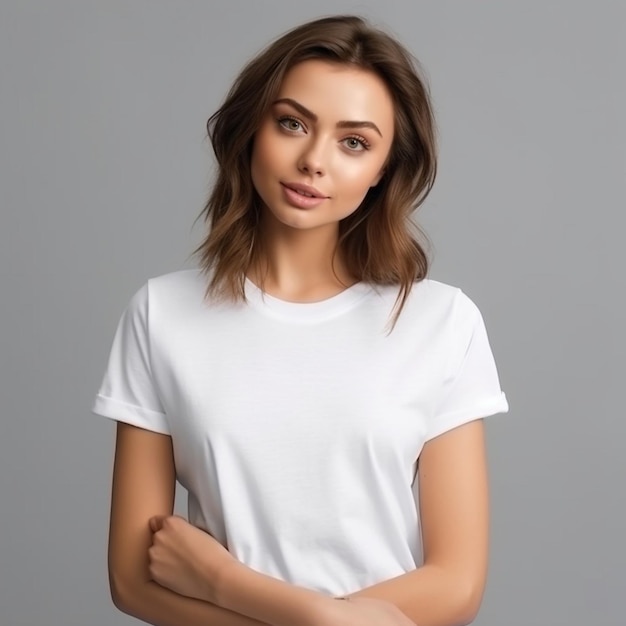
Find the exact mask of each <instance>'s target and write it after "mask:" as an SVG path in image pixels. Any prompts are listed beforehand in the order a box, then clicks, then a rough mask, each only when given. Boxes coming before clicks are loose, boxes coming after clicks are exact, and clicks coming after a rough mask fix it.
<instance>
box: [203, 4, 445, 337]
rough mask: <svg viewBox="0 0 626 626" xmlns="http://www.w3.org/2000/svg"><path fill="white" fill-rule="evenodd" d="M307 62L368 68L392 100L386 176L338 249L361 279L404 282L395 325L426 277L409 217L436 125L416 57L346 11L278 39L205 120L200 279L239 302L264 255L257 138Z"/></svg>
mask: <svg viewBox="0 0 626 626" xmlns="http://www.w3.org/2000/svg"><path fill="white" fill-rule="evenodd" d="M307 59H323V60H327V61H333V62H338V63H345V64H351V65H355V66H357V67H359V68H363V69H366V70H369V71H372V72H374V73H376V74H377V75H378V76H380V77H381V78H382V79H383V80H384V82H385V84H386V85H387V87H388V89H389V90H390V92H391V94H392V96H393V101H394V109H395V133H394V139H393V142H392V145H391V149H390V153H389V156H388V160H387V164H386V167H385V173H384V174H383V177H382V178H381V180H380V182H379V183H378V184H377V185H376V186H375V187H372V188H370V189H369V191H368V193H367V195H366V196H365V198H364V199H363V202H362V203H361V205H360V206H359V207H358V209H357V210H356V211H354V212H353V213H352V214H350V215H349V216H348V217H346V218H345V219H343V220H341V221H340V222H339V237H338V242H337V247H340V248H341V249H342V253H343V257H344V258H345V263H346V267H347V269H348V271H349V272H350V273H351V274H352V275H354V276H355V277H357V278H358V279H359V280H361V281H367V282H369V283H373V284H379V285H400V291H399V294H398V298H397V299H396V305H397V304H398V301H399V300H400V298H402V301H401V303H400V307H399V309H398V311H397V313H396V316H395V317H394V319H393V326H395V324H396V321H397V319H398V316H399V315H400V312H401V310H402V308H403V306H404V303H405V300H406V297H407V295H408V293H409V291H410V289H411V287H412V284H413V283H414V282H415V281H419V280H422V279H423V278H425V277H426V275H427V272H428V268H429V260H428V258H427V256H426V253H425V251H424V249H423V248H422V246H421V245H420V244H419V242H418V240H417V238H416V236H424V237H426V235H425V233H424V232H423V231H422V230H421V229H420V227H419V226H418V225H417V224H415V223H413V222H412V221H411V219H410V218H411V213H412V211H413V210H415V209H416V208H417V207H419V206H420V205H421V204H422V202H423V201H424V200H425V198H426V196H427V195H428V193H429V192H430V190H431V188H432V186H433V184H434V181H435V176H436V172H437V154H436V137H435V135H436V127H435V120H434V114H433V110H432V105H431V102H430V99H429V92H428V88H427V86H426V85H425V83H424V81H423V80H422V79H420V77H419V73H418V70H417V68H418V67H420V66H419V63H418V61H417V60H416V59H415V58H414V57H413V56H412V55H411V54H410V53H409V52H408V51H407V50H406V49H405V48H404V47H403V46H402V45H401V44H400V43H398V42H397V41H396V40H395V39H394V38H393V37H391V36H390V35H387V34H386V33H384V32H383V31H381V30H378V29H375V28H372V27H371V26H370V25H368V24H367V22H366V21H365V20H364V19H362V18H360V17H358V16H352V15H339V16H331V17H324V18H320V19H317V20H314V21H311V22H308V23H305V24H302V25H301V26H298V27H296V28H294V29H293V30H291V31H289V32H287V33H285V34H284V35H282V36H281V37H279V38H278V39H277V40H275V41H274V42H273V43H272V44H270V45H269V46H268V47H267V48H265V50H263V51H262V52H261V53H260V54H259V55H258V56H256V57H255V58H254V59H253V60H252V61H250V62H249V63H248V65H246V66H245V67H244V69H243V70H242V71H241V73H240V74H239V76H238V77H237V78H236V80H235V82H234V84H233V86H232V87H231V89H230V91H229V92H228V94H227V96H226V99H225V100H224V102H223V104H222V105H221V107H220V108H219V109H218V110H217V111H216V112H215V113H214V114H213V115H211V117H210V118H209V120H208V121H207V131H208V136H209V138H210V140H211V143H212V145H213V150H214V152H215V156H216V159H217V166H218V168H217V180H216V182H215V185H214V187H213V190H212V192H211V194H210V196H209V199H208V201H207V203H206V205H205V207H204V209H203V210H202V212H201V213H200V215H199V216H198V218H196V221H197V219H199V218H200V217H201V216H202V215H203V214H204V215H205V223H206V222H208V221H209V220H210V221H211V229H210V231H209V233H208V234H207V236H206V238H205V239H204V241H203V242H202V243H201V245H200V246H198V248H196V249H195V250H194V251H193V252H192V254H193V255H195V254H199V255H200V267H201V269H202V270H203V273H204V274H205V275H206V276H209V274H210V272H211V270H213V276H212V279H211V281H210V283H209V285H208V288H207V291H206V294H205V297H206V298H208V297H209V296H210V295H213V296H216V295H219V296H226V297H228V298H231V299H233V300H243V301H245V291H244V285H245V276H246V272H247V271H248V269H249V268H250V267H251V266H252V265H253V263H254V262H256V261H257V260H258V259H259V258H261V256H260V255H262V251H261V250H260V245H259V242H258V238H256V237H255V235H256V232H257V225H258V220H259V197H258V194H257V193H256V191H255V189H254V186H253V184H252V178H251V174H250V157H251V151H252V142H253V138H254V134H255V132H256V131H257V129H258V128H259V126H260V124H261V121H262V119H263V117H264V115H265V113H266V111H267V110H268V108H269V107H270V106H271V103H272V102H273V101H274V99H275V97H276V95H277V94H278V91H279V89H280V86H281V83H282V80H283V77H284V75H285V73H286V72H287V70H289V69H290V68H291V67H293V66H294V65H295V64H296V63H299V62H301V61H305V60H307ZM194 224H195V222H194ZM412 231H413V232H412ZM426 239H427V240H428V238H427V237H426ZM336 252H337V248H335V254H336ZM392 329H393V327H392Z"/></svg>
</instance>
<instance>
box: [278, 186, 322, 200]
mask: <svg viewBox="0 0 626 626" xmlns="http://www.w3.org/2000/svg"><path fill="white" fill-rule="evenodd" d="M281 184H283V185H284V186H285V187H289V189H295V190H296V191H305V192H306V193H310V194H311V195H312V196H315V197H316V198H327V197H328V196H325V195H324V194H323V193H322V192H321V191H319V189H315V187H311V185H305V184H303V183H281Z"/></svg>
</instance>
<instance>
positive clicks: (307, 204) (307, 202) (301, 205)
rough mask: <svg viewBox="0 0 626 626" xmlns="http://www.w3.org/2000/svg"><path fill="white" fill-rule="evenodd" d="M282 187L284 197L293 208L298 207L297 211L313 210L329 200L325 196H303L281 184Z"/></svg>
mask: <svg viewBox="0 0 626 626" xmlns="http://www.w3.org/2000/svg"><path fill="white" fill-rule="evenodd" d="M281 187H282V188H283V197H284V198H285V200H286V201H287V202H288V203H289V204H290V205H291V206H293V207H296V208H297V209H312V208H313V207H316V206H318V205H319V204H322V202H324V200H326V199H327V198H325V197H323V196H322V197H320V196H315V197H310V196H303V195H302V194H300V193H298V192H297V191H296V190H295V189H292V188H291V187H288V186H287V185H285V184H283V183H281Z"/></svg>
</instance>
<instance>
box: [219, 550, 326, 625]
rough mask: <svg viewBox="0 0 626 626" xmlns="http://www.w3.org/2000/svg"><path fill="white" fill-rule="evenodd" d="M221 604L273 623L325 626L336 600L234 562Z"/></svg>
mask: <svg viewBox="0 0 626 626" xmlns="http://www.w3.org/2000/svg"><path fill="white" fill-rule="evenodd" d="M217 601H218V603H219V605H220V606H222V607H224V608H227V609H229V610H233V611H237V612H238V613H241V614H242V615H246V616H248V617H250V618H252V619H257V620H261V621H262V622H264V623H267V624H272V625H273V626H293V624H298V626H324V625H325V623H326V619H325V616H326V611H327V609H328V606H329V604H331V603H332V602H334V601H335V600H334V599H333V598H332V597H331V596H327V595H325V594H323V593H320V592H318V591H313V590H311V589H306V588H305V587H299V586H297V585H292V584H291V583H288V582H285V581H283V580H280V579H278V578H274V577H272V576H267V575H265V574H263V573H261V572H258V571H256V570H253V569H251V568H249V567H247V566H246V565H244V564H242V563H239V562H237V561H234V562H233V563H232V564H231V566H230V567H228V568H227V569H226V570H225V571H224V574H223V576H222V579H221V581H220V584H219V587H218V589H217Z"/></svg>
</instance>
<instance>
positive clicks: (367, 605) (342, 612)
mask: <svg viewBox="0 0 626 626" xmlns="http://www.w3.org/2000/svg"><path fill="white" fill-rule="evenodd" d="M325 623H326V625H327V626H335V625H336V626H343V625H345V624H348V625H352V624H358V626H417V624H415V622H414V621H413V620H411V619H409V618H408V617H407V616H406V615H405V614H404V613H403V612H402V611H401V610H400V609H399V608H398V607H397V606H396V605H395V604H392V603H391V602H387V601H386V600H379V599H377V598H365V597H363V596H351V597H349V598H347V599H346V600H342V601H339V602H335V603H333V605H332V607H331V609H330V613H329V615H328V616H327V621H326V622H325Z"/></svg>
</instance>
